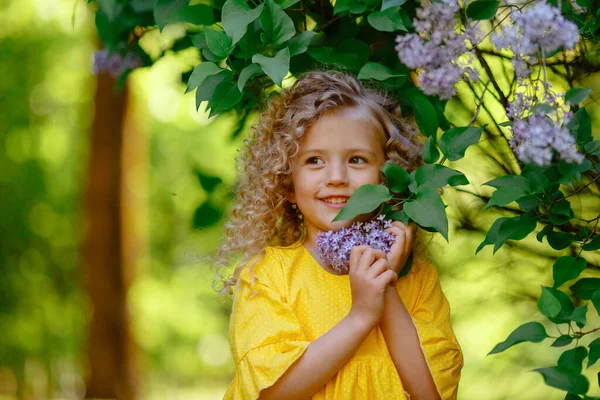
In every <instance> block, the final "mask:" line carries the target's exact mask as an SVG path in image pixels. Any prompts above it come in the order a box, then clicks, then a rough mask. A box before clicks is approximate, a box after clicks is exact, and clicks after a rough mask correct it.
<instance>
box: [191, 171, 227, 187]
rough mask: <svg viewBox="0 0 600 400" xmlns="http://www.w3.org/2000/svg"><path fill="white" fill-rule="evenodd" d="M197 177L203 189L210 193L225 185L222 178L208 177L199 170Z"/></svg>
mask: <svg viewBox="0 0 600 400" xmlns="http://www.w3.org/2000/svg"><path fill="white" fill-rule="evenodd" d="M196 176H197V177H198V181H199V182H200V186H202V189H204V190H206V191H207V192H208V193H212V192H214V191H215V189H216V188H217V186H219V185H220V184H221V183H223V180H222V179H221V178H220V177H218V176H211V175H207V174H205V173H203V172H202V171H199V170H196Z"/></svg>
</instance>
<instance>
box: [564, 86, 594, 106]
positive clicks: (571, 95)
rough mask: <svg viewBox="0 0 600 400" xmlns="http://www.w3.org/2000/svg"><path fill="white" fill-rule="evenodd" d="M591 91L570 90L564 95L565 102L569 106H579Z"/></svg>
mask: <svg viewBox="0 0 600 400" xmlns="http://www.w3.org/2000/svg"><path fill="white" fill-rule="evenodd" d="M592 91H593V89H589V88H572V89H570V90H569V91H568V92H567V93H566V94H565V102H568V103H570V104H573V105H575V104H579V103H581V102H582V101H583V100H584V99H585V98H586V97H588V95H589V94H590V93H592Z"/></svg>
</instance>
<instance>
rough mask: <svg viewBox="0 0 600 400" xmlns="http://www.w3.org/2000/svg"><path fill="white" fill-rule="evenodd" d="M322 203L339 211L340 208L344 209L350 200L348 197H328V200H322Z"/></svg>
mask: <svg viewBox="0 0 600 400" xmlns="http://www.w3.org/2000/svg"><path fill="white" fill-rule="evenodd" d="M321 201H322V202H323V203H325V205H327V206H328V207H331V208H338V209H339V208H342V207H344V205H345V204H346V202H347V201H348V198H346V197H328V198H326V199H321Z"/></svg>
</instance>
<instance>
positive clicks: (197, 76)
mask: <svg viewBox="0 0 600 400" xmlns="http://www.w3.org/2000/svg"><path fill="white" fill-rule="evenodd" d="M221 71H223V69H222V68H221V67H219V66H218V65H216V64H214V63H211V62H208V61H203V62H201V63H200V64H198V66H196V68H194V71H192V75H190V79H189V80H188V86H187V89H186V91H185V92H186V93H188V92H191V91H192V90H194V89H196V88H197V87H198V86H200V85H202V83H203V82H204V80H205V79H206V78H208V77H209V76H211V75H215V74H218V73H219V72H221Z"/></svg>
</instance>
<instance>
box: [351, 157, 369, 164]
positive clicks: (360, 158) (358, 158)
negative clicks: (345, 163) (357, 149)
mask: <svg viewBox="0 0 600 400" xmlns="http://www.w3.org/2000/svg"><path fill="white" fill-rule="evenodd" d="M355 160H358V161H356V163H357V164H362V163H366V162H367V160H365V159H364V158H362V157H359V156H354V157H351V158H350V162H353V161H355ZM360 161H362V163H361V162H360Z"/></svg>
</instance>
